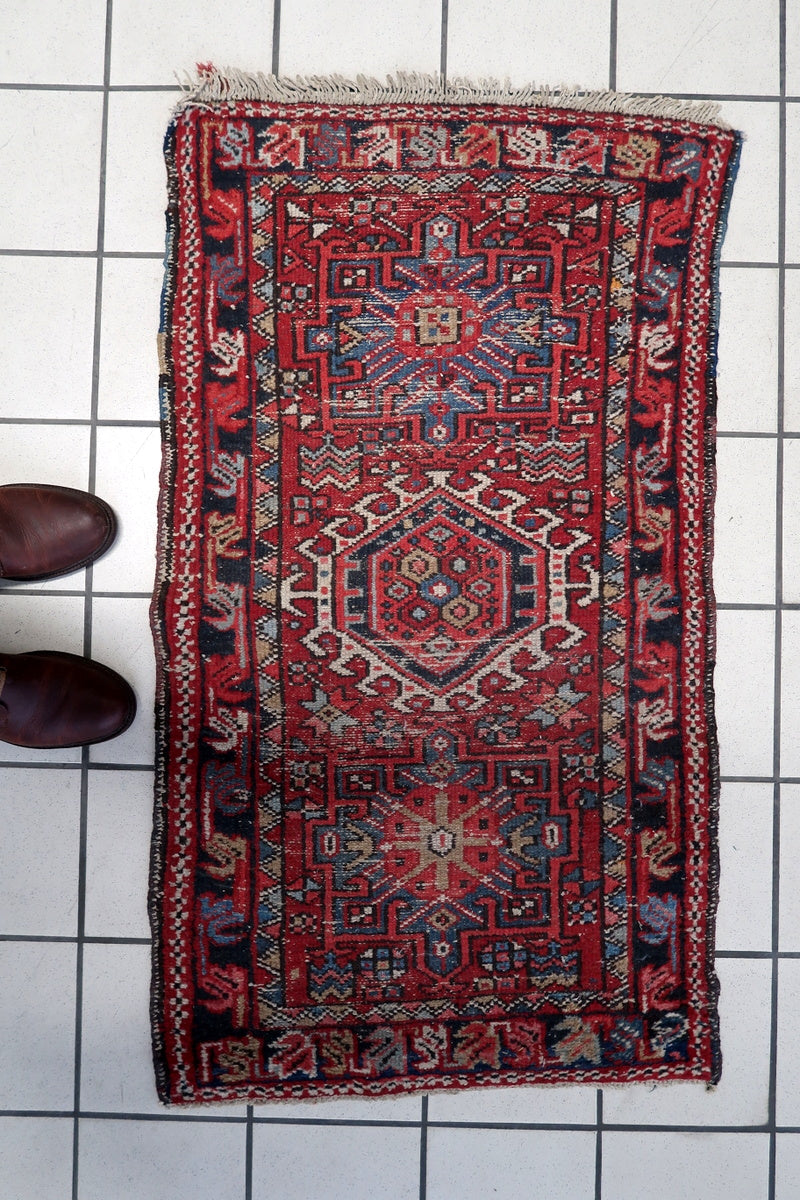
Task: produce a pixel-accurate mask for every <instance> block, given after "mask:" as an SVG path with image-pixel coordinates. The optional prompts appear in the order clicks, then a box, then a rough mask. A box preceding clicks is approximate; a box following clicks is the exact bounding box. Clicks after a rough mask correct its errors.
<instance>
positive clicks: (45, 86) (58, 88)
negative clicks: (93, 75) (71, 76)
mask: <svg viewBox="0 0 800 1200" xmlns="http://www.w3.org/2000/svg"><path fill="white" fill-rule="evenodd" d="M180 90H181V89H180V87H178V85H177V84H175V83H114V84H109V85H106V84H105V83H6V82H2V83H0V92H76V93H78V94H85V93H86V92H94V93H100V92H102V93H104V94H105V93H106V92H180Z"/></svg>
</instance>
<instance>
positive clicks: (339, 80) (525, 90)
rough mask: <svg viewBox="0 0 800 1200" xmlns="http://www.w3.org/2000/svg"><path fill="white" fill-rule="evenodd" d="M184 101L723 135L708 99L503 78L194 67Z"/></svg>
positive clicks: (724, 124)
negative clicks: (658, 124)
mask: <svg viewBox="0 0 800 1200" xmlns="http://www.w3.org/2000/svg"><path fill="white" fill-rule="evenodd" d="M179 82H180V83H181V87H182V88H183V89H184V96H183V98H182V100H181V101H180V103H179V105H178V110H180V109H183V108H186V107H187V106H189V105H207V104H223V103H226V102H233V101H237V100H253V101H273V102H277V103H284V104H297V103H318V104H442V103H448V104H518V105H521V106H526V107H531V108H543V107H547V108H568V109H575V110H578V111H583V112H613V113H624V114H627V115H639V116H647V117H663V118H667V119H672V120H677V121H692V122H694V123H696V124H700V125H716V126H718V127H719V128H720V129H729V128H730V126H729V125H728V124H727V122H725V121H723V120H722V118H721V117H720V115H719V113H720V106H719V104H717V103H716V102H715V101H709V100H701V101H695V100H677V99H674V98H673V97H671V96H637V95H634V94H629V93H626V92H612V91H582V90H581V89H580V88H577V87H568V86H566V85H558V86H557V87H549V86H544V87H539V86H537V85H535V84H529V85H528V86H527V87H513V86H512V84H511V83H510V81H509V80H508V79H506V81H505V82H504V83H501V82H500V81H499V80H497V79H489V78H487V79H467V78H462V77H460V76H459V77H456V78H454V79H448V80H447V81H446V82H445V81H443V80H442V78H441V77H440V76H439V75H426V74H423V73H421V72H418V71H399V72H398V73H397V74H396V75H387V77H386V80H385V82H383V83H382V82H381V81H380V80H379V79H375V78H374V77H373V76H369V75H357V76H356V77H355V79H348V78H346V77H345V76H344V75H295V76H278V75H265V74H263V73H262V72H256V73H253V74H250V73H248V72H246V71H240V70H236V69H226V70H224V71H220V70H218V69H217V68H216V67H214V66H213V65H211V64H210V63H198V66H197V75H196V76H195V77H191V76H186V77H185V78H184V79H182V80H179Z"/></svg>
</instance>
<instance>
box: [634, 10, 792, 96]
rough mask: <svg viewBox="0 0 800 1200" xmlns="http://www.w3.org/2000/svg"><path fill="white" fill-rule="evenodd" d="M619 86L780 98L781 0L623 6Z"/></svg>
mask: <svg viewBox="0 0 800 1200" xmlns="http://www.w3.org/2000/svg"><path fill="white" fill-rule="evenodd" d="M617 86H618V87H619V88H620V89H621V90H622V91H626V92H636V91H645V92H670V93H672V92H692V93H694V94H698V93H700V94H702V93H708V92H713V93H723V94H728V93H737V94H742V93H747V94H750V95H759V96H760V95H762V94H764V93H767V94H773V95H774V94H777V91H778V0H756V2H755V3H754V2H753V0H702V2H700V3H698V0H670V2H669V4H653V3H652V2H651V0H619V5H618V10H617Z"/></svg>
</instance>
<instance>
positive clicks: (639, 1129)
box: [0, 1106, 800, 1137]
mask: <svg viewBox="0 0 800 1200" xmlns="http://www.w3.org/2000/svg"><path fill="white" fill-rule="evenodd" d="M80 1115H81V1117H82V1118H85V1119H87V1120H92V1121H147V1122H148V1123H150V1124H158V1123H160V1124H164V1125H169V1124H175V1123H176V1122H178V1121H180V1122H186V1123H191V1124H194V1125H244V1126H247V1116H246V1115H245V1116H224V1115H222V1111H221V1110H220V1112H219V1115H218V1114H217V1113H213V1114H207V1113H195V1112H192V1111H190V1110H189V1109H188V1108H187V1109H186V1110H185V1111H184V1110H183V1109H182V1108H181V1107H180V1106H175V1108H174V1109H170V1110H169V1111H166V1110H165V1111H164V1112H107V1111H93V1110H89V1109H87V1110H84V1111H83V1112H81V1114H80ZM0 1117H29V1118H31V1119H34V1120H35V1119H37V1118H42V1117H48V1118H52V1119H53V1120H58V1119H61V1120H71V1119H72V1118H73V1117H74V1113H73V1112H72V1111H71V1110H70V1109H67V1110H63V1109H53V1110H49V1109H46V1108H39V1109H31V1108H21V1109H20V1108H2V1109H0ZM253 1124H254V1125H296V1126H311V1127H322V1126H331V1127H333V1126H341V1127H345V1128H348V1129H416V1128H419V1122H418V1121H363V1120H361V1121H359V1120H352V1121H347V1120H344V1119H337V1120H325V1119H323V1118H314V1117H255V1118H254V1119H253ZM428 1128H429V1129H475V1130H485V1131H486V1132H494V1131H521V1132H526V1131H541V1132H543V1133H557V1132H561V1133H595V1132H596V1130H597V1126H596V1124H594V1125H587V1124H586V1123H580V1122H577V1121H576V1122H573V1123H571V1122H569V1121H561V1122H554V1121H553V1122H542V1121H530V1122H523V1121H496V1122H484V1123H483V1124H481V1123H480V1122H478V1121H429V1122H428ZM603 1130H604V1131H607V1132H611V1133H667V1134H669V1133H691V1134H701V1135H702V1134H710V1133H744V1134H756V1135H758V1136H759V1137H763V1136H764V1134H765V1133H768V1132H769V1130H768V1127H767V1125H765V1124H762V1125H717V1124H713V1125H682V1124H674V1125H670V1124H669V1123H664V1122H661V1123H659V1122H653V1123H652V1124H650V1123H647V1124H636V1123H635V1122H622V1121H620V1122H616V1121H609V1122H604V1123H603ZM776 1132H778V1133H792V1134H798V1133H800V1125H778V1126H776Z"/></svg>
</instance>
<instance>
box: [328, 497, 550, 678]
mask: <svg viewBox="0 0 800 1200" xmlns="http://www.w3.org/2000/svg"><path fill="white" fill-rule="evenodd" d="M544 559H545V552H544V550H543V549H542V548H541V547H540V546H538V545H532V544H530V543H526V542H524V541H522V539H521V538H518V537H516V536H515V535H513V534H511V533H510V532H509V531H508V529H506V528H504V527H503V526H500V525H497V524H495V523H494V522H493V521H491V520H489V519H487V518H486V516H484V515H482V514H481V513H479V512H476V511H474V510H472V509H469V508H466V507H464V506H462V505H461V504H457V503H455V502H454V501H452V500H451V499H450V498H449V497H447V496H438V497H436V498H435V499H433V500H428V501H426V502H425V503H423V504H421V505H419V506H418V507H417V508H414V509H412V510H411V511H409V512H408V513H406V514H405V515H404V516H403V517H402V518H401V519H400V520H398V521H396V522H394V523H393V524H392V525H390V526H388V527H386V528H384V529H383V530H382V531H381V532H380V533H379V534H378V535H377V536H372V537H371V538H369V539H366V540H364V541H363V542H361V543H360V544H358V545H357V546H354V547H351V548H350V549H349V551H348V553H347V555H346V556H343V557H341V558H340V559H339V560H338V563H337V585H336V594H337V603H336V621H337V625H338V627H339V629H340V630H341V631H342V632H343V633H347V634H349V635H352V636H355V637H357V638H359V639H361V640H362V641H363V642H364V643H366V644H367V645H368V646H369V647H370V648H371V649H372V650H374V651H375V652H376V653H377V654H378V655H379V656H380V657H382V658H384V659H388V660H390V661H391V663H392V664H393V665H394V666H395V667H399V668H400V669H402V670H403V671H404V673H406V674H409V675H411V676H413V677H416V678H417V679H421V680H424V681H425V682H426V683H428V684H436V685H439V686H443V685H448V684H450V683H452V682H453V681H454V680H456V679H458V678H460V677H461V676H463V675H466V674H467V673H468V672H469V671H470V670H472V669H473V668H474V667H476V666H478V665H479V664H481V663H483V662H485V661H486V659H487V658H488V657H490V656H491V655H493V654H496V653H498V651H499V650H500V649H501V648H502V646H503V645H504V644H505V643H506V641H507V640H508V639H509V637H512V636H514V635H516V634H517V633H519V632H520V631H523V630H526V629H530V628H531V627H533V626H536V625H541V624H543V622H544V620H545V614H546V595H545V586H544V580H545V573H544V567H545V561H544Z"/></svg>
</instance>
